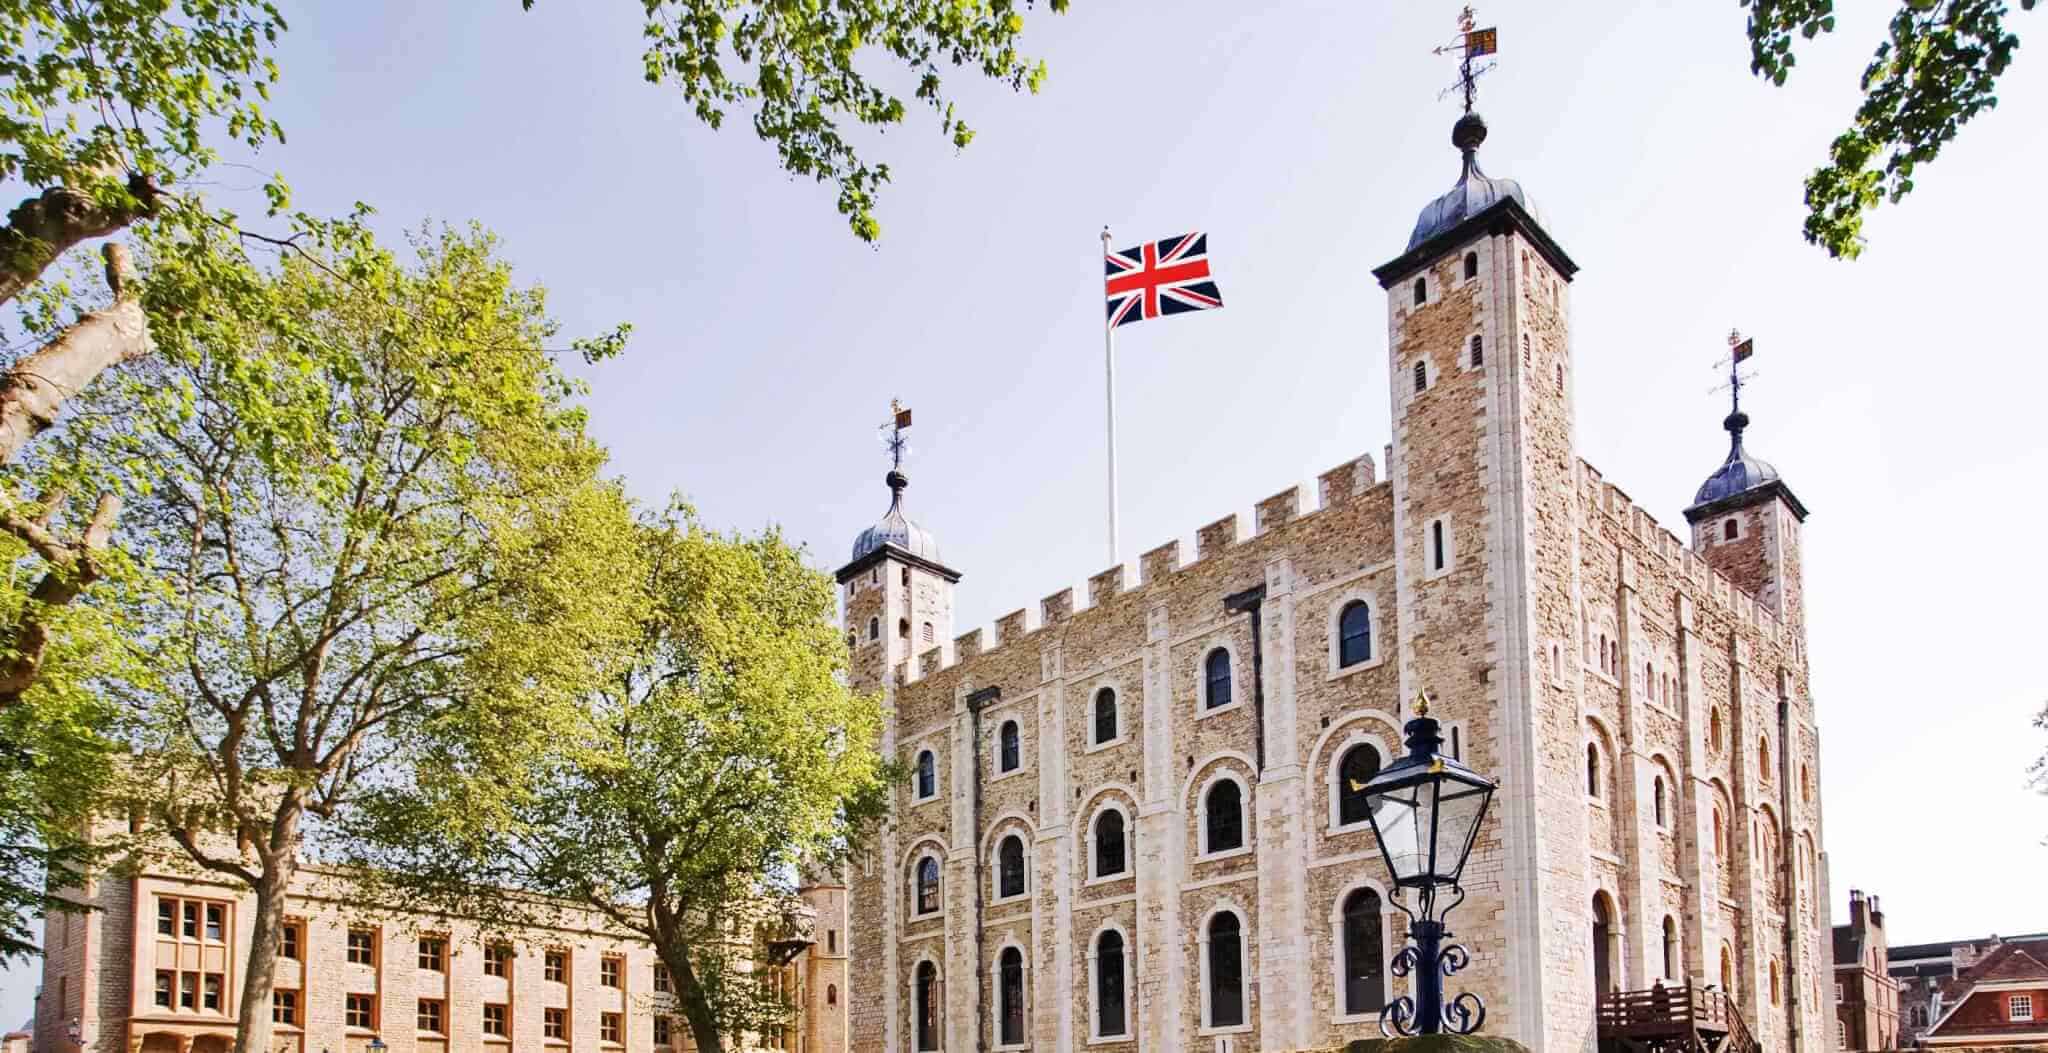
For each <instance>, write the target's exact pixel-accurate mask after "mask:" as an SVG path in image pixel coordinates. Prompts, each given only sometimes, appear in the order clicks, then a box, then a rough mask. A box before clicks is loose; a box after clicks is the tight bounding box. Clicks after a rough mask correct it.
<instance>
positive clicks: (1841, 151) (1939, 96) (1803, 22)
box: [1743, 0, 2035, 259]
mask: <svg viewBox="0 0 2048 1053" xmlns="http://www.w3.org/2000/svg"><path fill="white" fill-rule="evenodd" d="M2034 4H2035V0H2020V7H2021V8H2023V9H2026V10H2032V9H2033V7H2034ZM1743 6H1744V7H1746V8H1748V9H1749V44H1750V63H1749V68H1750V71H1751V72H1752V73H1755V74H1757V75H1758V76H1761V77H1766V78H1769V79H1770V81H1771V82H1772V83H1773V84H1779V85H1782V84H1784V83H1785V80H1786V78H1787V77H1788V76H1790V75H1791V73H1792V67H1793V66H1794V65H1795V64H1796V63H1797V61H1798V59H1797V56H1796V54H1795V53H1794V51H1793V47H1794V44H1795V38H1798V39H1804V40H1811V39H1813V38H1814V37H1816V36H1818V35H1819V34H1821V33H1829V32H1833V31H1834V28H1835V5H1834V0H1743ZM2007 14H2008V9H2007V7H2006V4H2005V0H1902V2H1901V3H1900V4H1899V7H1898V10H1897V11H1896V12H1895V13H1894V14H1893V15H1892V18H1891V23H1890V26H1889V29H1888V31H1887V35H1886V37H1885V39H1884V40H1883V41H1882V42H1881V43H1879V44H1878V46H1877V53H1876V54H1875V55H1874V56H1873V57H1872V58H1871V61H1870V65H1869V66H1868V67H1866V68H1865V69H1864V71H1863V80H1862V90H1863V102H1862V104H1861V105H1859V106H1858V107H1857V108H1856V116H1855V118H1854V120H1853V121H1852V122H1851V123H1850V125H1849V128H1848V130H1847V131H1844V132H1843V133H1842V134H1841V135H1838V136H1836V137H1835V141H1834V143H1833V144H1832V145H1831V146H1830V147H1829V148H1828V161H1827V163H1826V164H1825V165H1822V166H1821V167H1819V168H1817V169H1815V170H1814V172H1813V174H1812V175H1810V176H1808V177H1807V178H1806V208H1807V216H1806V240H1807V241H1809V242H1811V243H1813V244H1816V245H1819V246H1821V247H1822V248H1825V249H1827V251H1828V253H1829V254H1830V255H1833V256H1837V257H1843V258H1850V259H1853V258H1855V257H1856V256H1857V255H1859V254H1860V253H1861V252H1862V251H1863V245H1864V239H1863V217H1864V215H1865V214H1866V213H1868V212H1869V211H1870V210H1871V209H1874V208H1876V207H1877V206H1878V205H1879V204H1880V203H1881V202H1890V203H1892V204H1898V202H1899V201H1900V199H1902V198H1904V197H1905V196H1906V195H1907V194H1909V193H1912V191H1913V174H1914V172H1915V171H1917V170H1918V168H1919V166H1920V165H1922V164H1926V163H1928V162H1931V161H1933V160H1934V159H1935V157H1937V156H1939V155H1940V153H1941V150H1942V147H1944V146H1947V145H1948V144H1949V142H1950V140H1953V139H1954V138H1955V137H1956V133H1957V132H1959V131H1961V130H1962V127H1963V125H1964V124H1966V123H1968V122H1969V121H1970V120H1971V118H1974V117H1976V116H1977V115H1978V114H1979V113H1982V112H1983V111H1985V110H1988V109H1990V108H1991V107H1993V106H1996V105H1998V96H1997V94H1996V89H1997V84H1998V77H1999V75H2000V74H2002V73H2004V72H2005V69H2006V67H2007V66H2009V65H2010V64H2011V63H2012V56H2013V52H2014V51H2016V50H2017V49H2018V48H2019V43H2020V41H2019V37H2018V36H2016V35H2014V34H2013V33H2011V32H2009V31H2007V29H2006V26H2005V19H2006V15H2007Z"/></svg>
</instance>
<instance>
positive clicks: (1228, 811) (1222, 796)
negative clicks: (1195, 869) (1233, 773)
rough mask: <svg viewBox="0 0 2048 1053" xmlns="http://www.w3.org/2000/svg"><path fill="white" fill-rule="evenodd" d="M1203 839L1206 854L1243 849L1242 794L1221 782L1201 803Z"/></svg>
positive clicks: (1235, 787) (1231, 785) (1229, 783)
mask: <svg viewBox="0 0 2048 1053" xmlns="http://www.w3.org/2000/svg"><path fill="white" fill-rule="evenodd" d="M1202 840H1203V841H1204V842H1206V843H1205V844H1204V846H1203V850H1204V851H1206V852H1210V853H1214V852H1228V851H1230V850H1232V849H1236V848H1243V847H1244V791H1243V790H1242V789H1240V788H1239V787H1238V785H1237V783H1235V782H1233V781H1231V780H1229V779H1224V780H1222V781H1220V782H1218V783H1217V784H1216V785H1214V786H1211V787H1209V794H1208V796H1207V797H1205V798H1204V799H1203V800H1202Z"/></svg>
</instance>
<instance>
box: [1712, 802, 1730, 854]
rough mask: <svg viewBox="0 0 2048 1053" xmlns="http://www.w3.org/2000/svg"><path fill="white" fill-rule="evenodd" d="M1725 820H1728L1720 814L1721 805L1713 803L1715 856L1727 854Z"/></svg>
mask: <svg viewBox="0 0 2048 1053" xmlns="http://www.w3.org/2000/svg"><path fill="white" fill-rule="evenodd" d="M1727 822H1728V821H1727V820H1726V819H1725V818H1723V817H1722V815H1721V806H1720V805H1718V804H1717V805H1715V806H1714V854H1715V855H1717V856H1724V855H1727V854H1728V828H1727Z"/></svg>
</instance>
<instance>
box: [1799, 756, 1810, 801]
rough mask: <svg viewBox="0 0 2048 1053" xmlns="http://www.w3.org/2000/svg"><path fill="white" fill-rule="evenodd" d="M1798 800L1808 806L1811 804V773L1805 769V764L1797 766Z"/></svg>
mask: <svg viewBox="0 0 2048 1053" xmlns="http://www.w3.org/2000/svg"><path fill="white" fill-rule="evenodd" d="M1799 798H1800V799H1801V800H1803V801H1805V802H1806V803H1808V804H1812V803H1813V773H1812V772H1810V771H1808V770H1807V769H1806V765H1805V764H1801V765H1800V766H1799Z"/></svg>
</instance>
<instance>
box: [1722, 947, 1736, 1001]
mask: <svg viewBox="0 0 2048 1053" xmlns="http://www.w3.org/2000/svg"><path fill="white" fill-rule="evenodd" d="M1721 990H1723V991H1726V992H1728V997H1730V998H1733V997H1735V956H1734V955H1733V954H1731V953H1730V952H1729V950H1728V945H1727V944H1725V943H1724V944H1722V945H1721Z"/></svg>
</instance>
